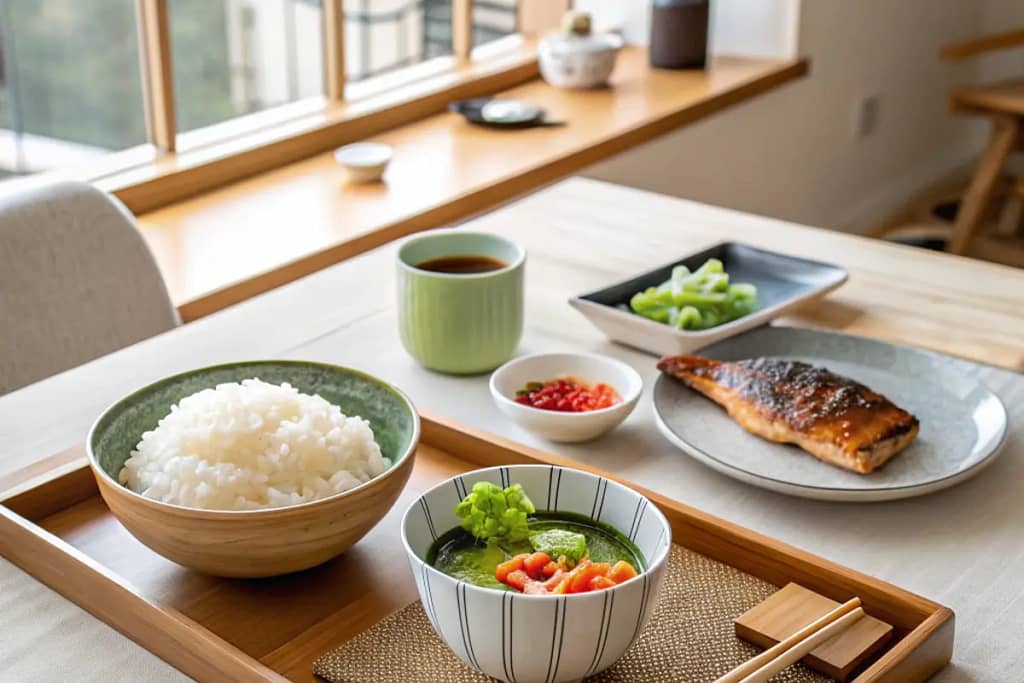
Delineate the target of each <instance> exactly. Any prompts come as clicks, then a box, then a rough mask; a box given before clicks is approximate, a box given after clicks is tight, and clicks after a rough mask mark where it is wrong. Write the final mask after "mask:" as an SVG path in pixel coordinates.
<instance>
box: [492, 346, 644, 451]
mask: <svg viewBox="0 0 1024 683" xmlns="http://www.w3.org/2000/svg"><path fill="white" fill-rule="evenodd" d="M565 376H571V377H576V378H578V379H581V380H584V381H586V382H588V383H592V384H597V383H599V382H603V383H605V384H608V385H611V386H612V387H613V388H614V389H615V390H616V391H617V392H618V393H619V396H621V397H622V402H621V403H617V404H615V405H613V406H611V407H609V408H602V409H600V410H591V411H588V412H585V413H564V412H559V411H555V410H542V409H540V408H533V407H531V406H525V405H523V404H521V403H516V401H515V396H516V392H517V391H519V390H520V389H522V388H523V387H524V386H525V385H526V383H527V382H546V381H548V380H553V379H557V378H559V377H565ZM643 384H644V383H643V380H642V379H641V378H640V374H639V373H638V372H637V371H636V370H634V369H633V368H631V367H629V366H628V365H626V364H625V363H623V362H621V361H618V360H615V359H614V358H608V357H607V356H599V355H597V354H592V353H538V354H533V355H530V356H522V357H520V358H513V359H512V360H510V361H509V362H507V363H505V364H504V365H502V366H501V367H500V368H498V369H497V370H495V371H494V373H493V374H492V375H491V382H490V387H491V396H493V397H494V402H495V403H496V404H497V405H498V409H499V410H501V412H503V413H504V414H505V415H506V416H508V417H509V418H511V419H512V421H513V422H515V423H516V424H518V425H519V426H520V427H522V428H524V429H526V430H528V431H531V432H533V433H535V434H537V435H538V436H542V437H544V438H545V439H548V440H550V441H560V442H563V443H574V442H578V441H589V440H591V439H596V438H597V437H599V436H601V435H603V434H605V433H607V432H609V431H611V430H612V429H614V428H615V427H617V426H618V425H619V424H620V423H621V422H622V421H623V420H625V419H626V418H627V417H628V416H629V414H630V413H631V412H633V408H635V407H636V403H637V401H638V400H639V399H640V393H641V391H642V390H643Z"/></svg>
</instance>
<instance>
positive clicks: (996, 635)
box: [0, 180, 1024, 682]
mask: <svg viewBox="0 0 1024 683" xmlns="http://www.w3.org/2000/svg"><path fill="white" fill-rule="evenodd" d="M581 189H587V190H594V189H599V190H600V191H601V192H602V193H604V194H605V195H608V194H609V193H610V194H615V193H621V196H622V197H626V196H632V195H634V194H635V195H636V196H637V197H640V198H644V201H648V202H656V203H658V205H659V210H660V211H662V212H665V211H669V212H672V211H678V212H679V216H680V219H682V218H683V217H685V216H692V215H694V212H696V211H699V212H700V215H701V216H703V217H706V218H708V219H709V220H710V219H712V218H713V219H716V220H719V221H726V220H728V221H732V222H734V223H735V222H737V221H740V222H741V223H743V224H744V225H750V226H757V225H759V224H762V223H763V224H765V225H776V224H777V222H774V221H768V219H761V218H756V217H751V216H744V215H742V214H737V213H735V212H729V211H725V210H722V209H713V208H711V207H703V206H700V205H696V204H692V203H689V202H683V201H680V200H669V199H666V198H660V197H659V198H654V197H651V196H649V195H642V194H641V193H634V192H633V191H630V190H625V189H621V188H613V187H610V186H603V185H598V184H596V183H592V182H590V181H580V180H573V181H570V182H569V183H566V184H563V185H559V186H556V187H554V188H552V189H550V190H547V191H546V192H545V193H542V195H541V198H540V199H538V198H537V197H536V196H535V197H533V198H529V199H527V200H524V202H522V203H520V204H518V205H513V206H512V207H508V208H506V209H502V210H501V211H499V212H496V213H494V214H491V215H490V216H487V217H484V218H482V219H480V220H479V221H478V223H477V224H478V226H480V227H482V228H485V229H488V230H495V231H499V232H503V233H505V234H507V235H509V236H511V237H513V238H517V237H518V238H522V240H523V241H524V242H525V246H526V247H527V248H528V250H529V251H530V263H529V265H528V271H527V272H528V275H527V281H528V284H527V330H526V335H525V337H524V340H523V343H522V345H521V347H520V353H529V352H535V351H541V350H545V351H548V350H561V349H577V350H579V349H585V350H590V351H596V352H599V353H604V354H607V355H610V356H614V357H616V358H619V359H621V360H623V361H625V362H627V363H629V364H630V365H632V366H633V367H634V368H636V369H637V370H638V371H639V372H640V373H641V375H642V376H643V378H644V380H645V383H646V386H647V387H648V388H649V387H651V386H652V384H653V380H654V378H655V376H656V370H655V368H654V359H653V358H652V357H651V356H648V355H645V354H643V353H639V352H635V351H631V350H629V349H626V348H624V347H620V346H617V345H613V344H610V343H608V342H607V341H606V340H604V338H603V337H602V336H601V335H600V334H599V333H598V332H597V331H596V330H594V329H593V328H591V327H590V326H589V325H588V324H587V323H586V322H585V321H584V320H583V319H582V318H581V317H580V316H579V315H578V314H577V313H575V312H574V311H572V310H571V309H570V308H569V307H568V306H567V305H566V303H565V301H566V298H567V297H568V296H569V295H570V294H574V293H579V292H581V291H586V290H587V289H588V288H593V287H594V286H595V284H601V283H607V282H611V281H614V280H615V279H616V278H618V277H620V276H622V275H628V274H630V273H633V272H636V271H637V270H639V269H640V268H638V267H637V264H636V263H635V262H633V261H631V259H630V258H626V259H625V260H621V262H620V258H619V257H620V254H616V253H614V250H613V251H612V252H609V253H607V254H603V253H602V250H607V249H609V246H608V244H607V242H605V243H604V244H599V243H596V242H595V243H582V244H581V243H578V242H575V243H573V242H568V241H565V242H560V241H559V240H560V239H561V238H560V236H559V235H557V234H553V233H552V234H549V235H547V236H546V237H544V236H543V234H542V232H539V231H535V230H534V231H527V232H529V235H528V236H526V237H523V235H524V232H523V231H521V230H518V229H517V225H516V224H515V222H514V221H512V220H510V219H512V218H515V217H520V216H523V215H525V214H524V213H523V207H526V208H527V209H529V207H530V206H539V204H537V202H540V201H542V200H544V201H547V202H548V204H549V205H550V204H551V203H552V202H551V200H552V198H554V199H559V198H561V197H563V196H568V194H571V193H572V192H573V191H579V190H581ZM545 197H546V199H545ZM554 204H557V202H554ZM653 229H654V228H651V227H650V226H647V227H643V228H639V229H637V230H633V229H630V226H623V231H622V239H623V240H628V241H629V242H630V244H631V248H632V249H633V250H634V251H635V250H636V249H640V247H637V246H636V245H635V244H634V242H635V241H636V240H637V239H638V238H642V233H643V231H644V230H653ZM809 234H810V233H809ZM813 234H815V235H817V234H820V233H813ZM670 241H671V240H670ZM752 241H756V240H752ZM699 246H702V245H689V244H685V245H681V246H678V247H677V248H676V249H675V250H674V251H672V252H671V253H667V252H665V246H664V244H658V243H656V242H652V243H651V244H650V245H649V247H648V248H647V249H648V251H649V253H648V255H647V257H646V258H647V259H649V260H651V261H650V262H653V263H661V262H663V261H665V260H667V259H668V258H671V257H673V256H677V255H683V254H685V253H687V252H689V251H693V249H694V248H696V247H699ZM394 250H395V248H394V246H393V245H389V246H386V247H383V248H381V249H378V250H375V251H374V252H370V253H368V254H365V255H363V256H360V257H357V258H355V259H352V260H350V261H347V262H344V263H342V264H339V265H337V266H334V267H332V268H329V269H327V270H325V271H322V272H320V273H317V274H315V275H313V276H311V277H309V278H306V279H304V280H301V281H298V282H296V283H293V284H291V285H288V286H285V287H282V288H280V289H278V290H275V291H273V292H270V293H269V294H266V295H264V296H262V297H259V298H257V299H254V300H251V301H249V302H246V303H244V304H241V305H239V306H236V307H234V308H231V309H228V310H225V311H223V312H221V313H219V314H217V315H214V316H212V317H209V318H205V319H202V320H199V321H197V322H195V323H192V324H189V325H187V326H184V327H182V328H180V329H178V330H175V331H173V332H170V333H168V334H164V335H161V336H159V337H156V338H153V339H150V340H148V341H145V342H142V343H140V344H137V345H135V346H133V347H130V348H128V349H124V350H122V351H119V352H117V353H114V354H111V355H109V356H106V357H104V358H100V359H98V360H96V361H93V362H91V363H88V364H86V365H84V366H82V367H79V368H76V369H73V370H70V371H68V372H65V373H62V374H60V375H57V376H55V377H52V378H50V379H47V380H45V381H43V382H40V383H38V384H35V385H32V386H29V387H26V388H24V389H21V390H19V391H17V392H14V393H12V394H9V395H7V396H4V397H0V475H3V474H5V473H8V472H11V471H14V470H17V469H19V468H21V467H24V466H26V465H27V464H29V463H31V462H33V461H35V460H38V459H39V458H42V457H45V456H47V455H50V454H52V453H54V452H56V451H59V450H62V449H65V448H68V447H71V446H74V445H76V444H80V443H82V442H83V440H84V437H85V434H86V431H87V429H88V427H89V425H90V424H91V422H92V421H93V420H94V419H95V417H96V416H97V415H98V414H99V413H100V412H101V411H102V410H103V409H104V408H105V407H106V406H107V405H108V404H110V403H111V402H112V401H114V400H115V399H117V398H119V397H120V396H122V395H124V394H125V393H127V392H129V391H130V390H132V389H133V388H136V387H139V386H141V385H143V384H146V383H148V382H151V381H153V380H156V379H158V378H160V377H162V376H164V375H167V374H169V373H173V372H178V371H182V370H186V369H188V368H192V367H196V366H201V365H206V364H210V363H217V362H226V361H231V360H241V359H253V358H270V357H274V358H303V359H310V360H319V361H326V362H332V363H339V364H343V365H349V366H354V367H358V368H360V369H363V370H366V371H368V372H371V373H374V374H377V375H379V376H381V377H383V378H385V379H387V380H390V381H392V382H394V383H395V384H397V385H399V386H400V387H402V388H403V389H404V390H406V391H407V392H408V393H409V394H410V395H411V396H412V398H413V400H414V401H415V402H416V403H417V404H418V405H420V406H422V407H424V408H428V409H430V410H431V411H433V412H435V413H438V414H441V415H445V416H450V417H453V418H456V419H458V420H461V421H463V422H466V423H469V424H472V425H474V426H476V427H480V428H483V429H486V430H489V431H492V432H495V433H498V434H500V435H503V436H506V437H509V438H512V439H515V440H518V441H521V442H524V443H527V444H530V445H533V446H537V447H540V448H542V449H546V450H549V451H554V452H559V453H562V454H565V455H568V456H570V457H574V458H577V459H579V460H581V461H584V462H587V463H588V464H591V465H594V466H597V467H601V468H604V469H608V470H610V471H613V472H615V473H616V474H619V475H621V476H624V477H626V478H628V479H631V480H633V481H635V482H637V483H639V484H641V485H643V486H646V487H649V488H652V489H654V490H657V491H659V492H661V493H664V494H667V495H670V496H672V497H674V498H677V499H679V500H681V501H683V502H685V503H687V504H690V505H694V506H696V507H699V508H701V509H704V510H706V511H708V512H711V513H713V514H716V515H719V516H722V517H725V518H727V519H730V520H733V521H735V522H738V523H740V524H744V525H746V526H749V527H751V528H753V529H756V530H758V531H761V532H763V533H766V534H769V535H771V536H775V537H777V538H779V539H781V540H784V541H787V542H789V543H792V544H794V545H797V546H800V547H803V548H806V549H808V550H810V551H812V552H814V553H817V554H819V555H822V556H824V557H827V558H829V559H832V560H835V561H837V562H840V563H843V564H846V565H848V566H850V567H853V568H855V569H859V570H861V571H864V572H867V573H869V574H873V575H875V576H878V577H880V578H882V579H884V580H887V581H890V582H892V583H895V584H897V585H900V586H902V587H904V588H907V589H909V590H912V591H914V592H917V593H920V594H922V595H924V596H926V597H929V598H932V599H934V600H937V601H939V602H941V603H943V604H946V605H948V606H950V607H952V608H953V609H954V610H955V611H956V615H957V622H956V632H957V635H956V646H955V651H954V655H953V660H954V661H953V665H951V666H950V667H947V669H945V670H944V671H943V672H942V673H941V674H940V675H939V676H938V678H937V680H942V681H976V680H977V681H982V680H984V681H1011V680H1021V675H1022V674H1021V671H1024V530H1022V528H1024V527H1022V520H1024V443H1022V425H1024V377H1022V376H1021V375H1019V374H1016V373H1013V372H1009V371H1005V370H1000V369H996V368H993V367H981V366H970V367H968V366H967V365H966V364H965V365H964V367H965V370H966V371H967V372H970V373H972V374H975V375H978V376H980V377H981V378H982V379H983V380H984V381H985V382H986V383H987V384H988V385H989V386H990V387H991V388H992V389H993V390H995V391H996V392H997V393H998V394H1000V396H1001V397H1002V399H1003V401H1004V402H1005V403H1006V405H1007V408H1008V409H1009V411H1010V421H1011V432H1012V433H1011V436H1010V439H1009V442H1008V444H1007V446H1006V449H1005V451H1004V454H1003V456H1002V457H1001V458H1000V459H999V460H998V461H997V462H996V463H995V464H994V465H992V466H991V467H990V468H989V469H988V470H986V471H985V472H983V473H982V474H981V475H980V476H978V477H977V478H976V479H974V480H971V481H969V482H967V483H965V484H963V485H961V486H959V487H957V488H955V489H952V490H949V491H947V492H943V493H939V494H934V495H931V496H927V497H924V498H918V499H912V500H907V501H900V502H893V503H881V504H836V503H823V502H814V501H808V500H801V499H796V498H788V497H785V496H781V495H778V494H774V493H769V492H766V491H762V490H759V489H756V488H752V487H750V486H747V485H744V484H741V483H738V482H735V481H732V480H730V479H728V478H726V477H723V476H721V475H719V474H717V473H715V472H713V471H711V470H709V469H707V468H705V467H704V466H702V465H700V464H698V463H696V462H694V461H693V460H691V459H689V458H688V457H686V456H685V455H683V454H682V453H680V452H678V451H676V450H674V449H673V448H672V447H671V446H670V445H669V444H668V443H667V442H666V441H664V439H663V438H662V437H661V436H660V435H659V434H658V432H657V429H656V427H655V425H654V420H653V416H652V411H651V405H650V393H649V391H648V392H647V393H646V394H645V396H644V397H642V399H641V402H640V405H639V406H638V408H637V410H636V412H635V413H634V415H633V416H631V417H630V419H629V420H628V421H627V422H626V423H625V424H624V425H623V426H622V427H620V428H619V429H618V430H616V431H615V432H613V433H612V434H610V435H608V436H607V437H605V438H603V439H601V440H599V441H597V442H594V443H591V444H585V445H580V446H566V445H555V444H551V443H548V442H544V441H542V440H540V439H537V438H534V437H532V436H531V435H530V434H528V433H525V432H523V431H521V430H520V429H519V428H517V427H516V426H515V425H513V424H511V423H509V422H508V421H506V420H505V419H504V418H503V417H502V416H501V415H500V414H499V413H498V412H497V411H496V410H495V408H494V407H493V406H492V404H491V400H490V397H489V395H488V392H487V387H486V379H487V378H486V376H479V377H470V378H455V377H447V376H443V375H439V374H435V373H432V372H430V371H427V370H424V369H423V368H421V367H419V366H418V365H417V364H416V363H415V361H413V360H412V359H411V358H410V357H409V356H408V355H406V354H405V352H404V351H403V350H402V348H401V345H400V343H399V341H398V337H397V333H396V319H395V307H394V288H393V263H392V260H393V258H394ZM787 250H788V251H794V252H799V251H800V249H799V248H796V249H787ZM641 251H642V250H641ZM631 253H632V252H631ZM581 254H585V255H586V258H583V257H581V256H580V255H581ZM602 256H606V257H607V260H608V262H609V265H608V266H607V268H604V267H590V266H589V265H588V264H589V263H593V262H595V260H596V261H601V257H602ZM613 262H614V263H613ZM965 263H966V262H965ZM534 273H537V275H536V276H535V275H534ZM541 282H543V285H541ZM1021 342H1022V343H1024V340H1021ZM957 362H959V361H957ZM0 615H3V616H2V621H0V681H18V682H24V681H43V680H46V681H53V680H70V679H72V678H73V679H75V680H83V681H93V680H94V681H111V680H146V681H173V680H181V679H184V676H183V675H182V674H181V673H179V672H177V671H175V670H174V669H173V668H171V667H170V666H168V665H167V664H165V663H163V662H162V661H161V660H159V659H157V658H156V657H154V656H153V655H151V654H149V653H148V652H146V651H145V650H143V649H142V648H140V647H138V646H137V645H135V644H134V643H132V642H130V641H129V640H127V639H126V638H125V637H124V636H122V635H120V634H118V633H116V632H115V631H113V630H112V629H110V628H109V627H107V626H106V625H104V624H103V623H101V622H100V621H98V620H96V619H94V618H93V617H91V616H90V615H88V614H86V613H85V612H83V611H82V610H80V609H79V608H78V607H76V606H75V605H73V604H71V603H70V602H68V601H66V600H64V599H63V598H61V597H60V596H58V595H57V594H56V593H54V592H52V591H50V590H49V589H47V588H45V587H43V586H41V585H40V584H39V583H37V582H36V581H35V580H34V579H32V578H31V577H29V576H27V575H26V574H24V573H23V572H21V571H20V570H19V569H17V568H16V567H14V566H13V565H11V564H9V563H7V562H5V561H3V560H0Z"/></svg>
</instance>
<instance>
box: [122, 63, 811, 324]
mask: <svg viewBox="0 0 1024 683" xmlns="http://www.w3.org/2000/svg"><path fill="white" fill-rule="evenodd" d="M806 72H807V62H806V61H804V60H795V61H773V60H756V59H738V58H724V59H719V60H717V61H716V62H715V63H714V64H713V65H712V67H711V68H710V69H709V70H708V71H706V72H705V71H664V70H653V69H651V68H650V67H649V66H648V64H647V54H646V51H645V50H643V49H640V48H627V49H625V50H624V51H623V52H622V54H621V55H620V58H619V63H618V64H617V66H616V70H615V73H614V75H613V78H612V87H611V88H608V89H605V90H597V91H585V92H579V91H575V92H574V91H565V90H558V89H555V88H552V87H550V86H548V85H546V84H545V83H543V82H542V81H533V82H530V83H528V84H526V85H523V86H519V87H516V88H513V89H511V90H509V91H507V92H504V93H501V95H502V96H505V97H516V98H522V99H525V100H529V101H531V102H534V103H536V104H538V105H540V106H543V107H545V108H547V109H548V111H549V112H550V116H551V118H552V119H553V120H565V121H567V122H568V125H566V126H562V127H550V128H538V129H531V130H521V131H494V130H488V129H484V128H479V127H475V126H471V125H469V124H467V123H465V122H464V121H463V120H462V118H461V117H459V116H457V115H455V114H447V113H446V114H439V115H436V116H431V117H429V118H427V119H424V120H422V121H419V122H417V123H414V124H411V125H407V126H403V127H401V128H397V129H394V130H392V131H389V132H388V133H386V134H383V135H380V136H377V137H375V138H373V139H374V140H378V141H381V142H386V143H388V144H390V145H392V146H393V147H394V148H395V157H394V160H393V161H392V163H391V166H390V168H389V169H388V172H387V174H386V176H385V178H386V182H385V183H383V184H375V185H370V186H361V187H346V186H345V185H343V183H342V172H341V170H340V169H339V168H338V167H337V165H336V164H335V162H334V159H333V157H332V155H331V154H330V153H324V154H320V155H317V156H315V157H311V158H310V159H307V160H305V161H301V162H298V163H295V164H291V165H288V166H285V167H282V168H280V169H277V170H274V171H271V172H268V173H264V174H261V175H258V176H255V177H253V178H250V179H248V180H245V181H242V182H239V183H236V184H234V185H230V186H227V187H225V188H222V189H218V190H215V191H213V192H210V193H208V194H204V195H200V196H198V197H196V198H195V199H192V200H189V201H185V202H182V203H179V204H175V205H172V206H169V207H165V208H163V209H160V210H157V211H154V212H152V213H148V214H145V215H143V216H141V217H140V223H141V225H142V229H143V234H144V235H145V237H146V240H147V241H148V242H149V245H150V247H151V248H152V250H153V252H154V254H155V255H156V259H157V262H158V263H159V265H160V268H161V270H162V272H163V274H164V277H165V279H166V281H167V283H168V286H169V287H170V290H171V296H172V297H173V299H174V301H175V303H176V304H178V306H179V308H180V310H181V313H182V317H183V318H184V319H185V320H191V319H195V318H198V317H201V316H203V315H207V314H209V313H211V312H213V311H215V310H219V309H221V308H224V307H225V306H228V305H230V304H233V303H236V302H238V301H241V300H244V299H246V298H249V297H251V296H253V295H254V294H257V293H260V292H263V291H267V290H268V289H271V288H273V287H275V286H278V285H281V284H284V283H285V282H289V281H291V280H294V279H296V278H298V277H301V276H303V275H306V274H309V273H311V272H314V271H316V270H319V269H320V268H323V267H325V266H328V265H330V264H332V263H335V262H337V261H340V260H342V259H344V258H348V257H349V256H352V255H354V254H356V253H359V252H361V251H365V250H366V249H369V248H371V247H373V246H377V245H379V244H383V243H384V242H387V241H389V240H392V239H394V238H396V237H399V236H402V235H406V234H409V233H411V232H415V231H417V230H423V229H427V228H431V227H437V226H440V225H443V224H445V223H449V222H452V221H456V220H459V219H462V218H465V217H468V216H470V215H473V214H476V213H479V212H481V211H483V210H486V209H489V208H492V207H494V206H496V205H498V204H501V203H502V202H504V201H507V200H508V199H510V198H512V197H515V196H517V195H520V194H523V193H525V192H527V191H529V190H532V189H534V188H537V187H539V186H541V185H543V184H546V183H549V182H551V181H553V180H557V179H558V178H561V177H563V176H565V175H568V174H570V173H572V172H574V171H577V170H579V169H581V168H583V167H584V166H586V165H588V164H591V163H593V162H595V161H598V160H600V159H602V158H605V157H608V156H610V155H612V154H615V153H616V152H619V151H622V150H624V149H626V148H628V147H630V146H633V145H636V144H639V143H641V142H644V141H646V140H649V139H651V138H653V137H656V136H657V135H660V134H662V133H665V132H667V131H669V130H672V129H674V128H677V127H679V126H683V125H686V124H688V123H692V122H694V121H697V120H699V119H701V118H704V117H706V116H709V115H711V114H713V113H715V112H717V111H720V110H722V109H724V108H726V107H729V106H732V105H735V104H737V103H739V102H742V101H744V100H747V99H749V98H751V97H754V96H755V95H758V94H760V93H763V92H765V91H767V90H770V89H772V88H774V87H776V86H778V85H781V84H783V83H785V82H787V81H790V80H792V79H795V78H797V77H799V76H801V75H803V74H805V73H806Z"/></svg>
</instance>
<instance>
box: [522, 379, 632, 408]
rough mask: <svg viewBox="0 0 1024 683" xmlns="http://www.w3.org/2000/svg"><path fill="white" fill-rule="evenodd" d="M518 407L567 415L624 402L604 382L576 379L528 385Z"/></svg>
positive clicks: (523, 391)
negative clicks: (588, 382)
mask: <svg viewBox="0 0 1024 683" xmlns="http://www.w3.org/2000/svg"><path fill="white" fill-rule="evenodd" d="M515 401H516V403H521V404H523V405H525V406H530V407H533V408H539V409H541V410H555V411H559V412H563V413H583V412H587V411H590V410H601V409H602V408H609V407H611V406H613V405H615V404H617V403H621V402H622V397H621V396H619V393H618V392H617V391H615V389H614V388H613V387H611V386H609V385H608V384H605V383H603V382H601V383H598V384H594V385H589V384H587V383H586V382H584V381H582V380H579V379H576V378H574V377H566V378H561V379H554V380H550V381H547V382H528V383H527V384H526V386H525V387H524V388H523V389H522V390H520V391H518V392H516V398H515Z"/></svg>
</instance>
